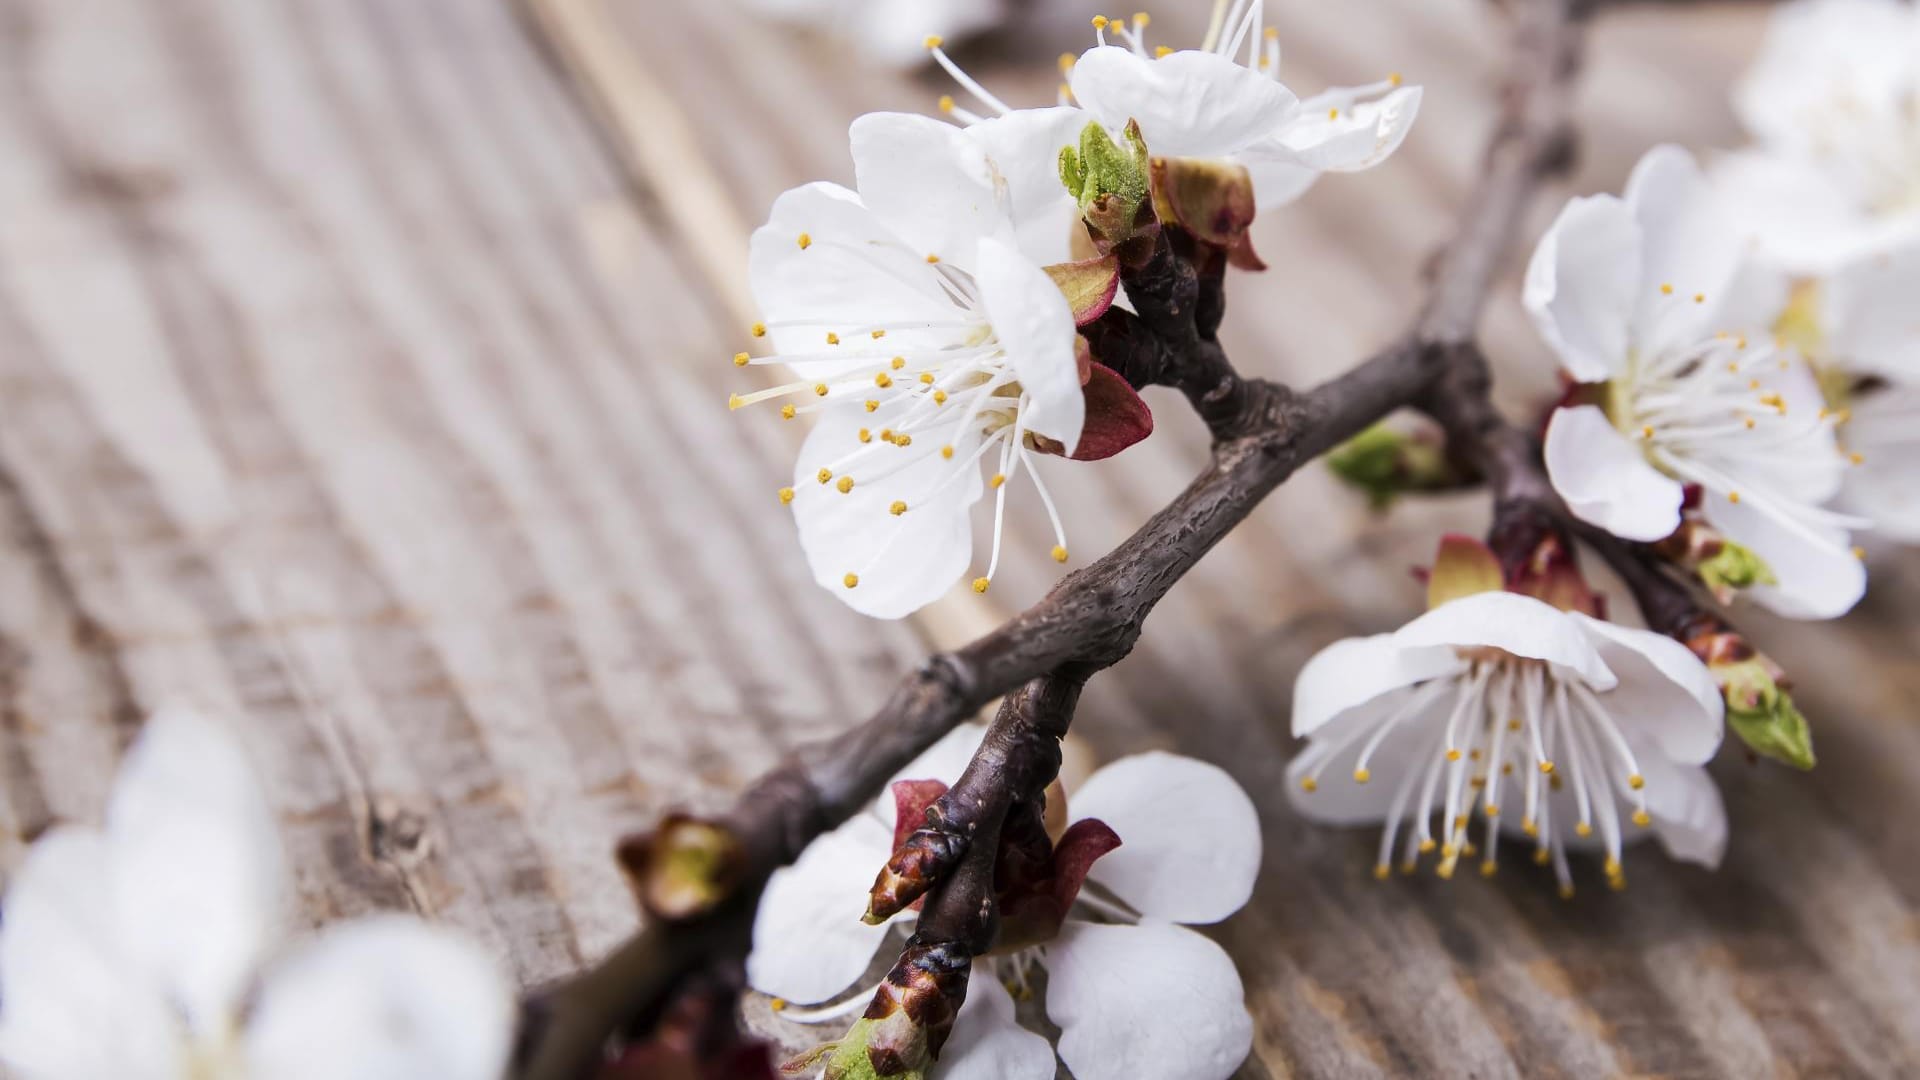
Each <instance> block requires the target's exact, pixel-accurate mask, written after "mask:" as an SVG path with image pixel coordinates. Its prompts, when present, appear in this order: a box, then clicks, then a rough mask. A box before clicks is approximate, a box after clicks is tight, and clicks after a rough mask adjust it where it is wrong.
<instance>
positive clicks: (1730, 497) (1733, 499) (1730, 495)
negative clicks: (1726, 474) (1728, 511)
mask: <svg viewBox="0 0 1920 1080" xmlns="http://www.w3.org/2000/svg"><path fill="white" fill-rule="evenodd" d="M1727 501H1728V502H1730V503H1737V502H1739V501H1740V493H1739V492H1737V491H1729V492H1727Z"/></svg>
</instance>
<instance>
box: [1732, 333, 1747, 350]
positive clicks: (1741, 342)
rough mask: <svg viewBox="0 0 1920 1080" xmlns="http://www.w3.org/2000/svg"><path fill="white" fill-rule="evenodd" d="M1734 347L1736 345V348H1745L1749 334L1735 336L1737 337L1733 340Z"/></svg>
mask: <svg viewBox="0 0 1920 1080" xmlns="http://www.w3.org/2000/svg"><path fill="white" fill-rule="evenodd" d="M1733 347H1734V348H1736V349H1744V348H1746V347H1747V335H1745V334H1741V335H1740V336H1739V337H1738V338H1735V339H1734V342H1733Z"/></svg>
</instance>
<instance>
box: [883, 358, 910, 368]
mask: <svg viewBox="0 0 1920 1080" xmlns="http://www.w3.org/2000/svg"><path fill="white" fill-rule="evenodd" d="M887 366H888V367H890V368H892V369H893V370H895V371H899V370H900V369H901V368H903V367H906V366H907V358H906V357H904V356H896V357H894V358H893V359H891V360H889V361H887Z"/></svg>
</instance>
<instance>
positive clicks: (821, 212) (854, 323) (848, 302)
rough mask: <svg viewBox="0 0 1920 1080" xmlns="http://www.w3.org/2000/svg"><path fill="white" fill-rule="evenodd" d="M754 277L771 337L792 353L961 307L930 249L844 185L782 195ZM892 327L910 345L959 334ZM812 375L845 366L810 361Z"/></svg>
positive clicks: (760, 236)
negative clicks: (834, 335) (915, 243)
mask: <svg viewBox="0 0 1920 1080" xmlns="http://www.w3.org/2000/svg"><path fill="white" fill-rule="evenodd" d="M802 236H805V237H806V238H807V243H806V246H804V247H803V246H801V242H800V238H801V237H802ZM747 279H748V282H749V284H750V285H751V287H752V289H753V297H754V301H755V302H756V303H757V304H759V306H760V315H761V317H762V318H763V319H765V320H766V322H768V323H769V324H772V325H771V326H770V327H769V329H768V338H769V340H770V341H771V343H772V345H773V348H774V349H775V350H776V351H778V352H780V353H783V354H807V353H820V352H822V351H823V350H825V349H826V348H827V347H828V346H827V345H826V334H827V332H828V331H829V330H831V331H835V332H840V331H857V330H858V329H859V328H862V327H866V326H871V325H874V324H876V323H894V324H898V323H909V322H941V321H947V322H950V321H952V320H953V319H954V318H955V317H956V313H957V311H958V309H957V308H956V307H955V305H954V304H953V302H952V301H951V300H949V299H948V298H947V297H946V295H945V294H944V293H943V292H942V291H941V287H940V282H939V276H938V271H937V270H936V269H935V268H934V267H932V266H930V265H928V264H927V261H926V255H925V253H924V252H917V251H915V250H913V249H912V248H909V247H908V246H907V245H906V243H905V241H903V240H902V239H901V238H900V237H897V236H895V235H894V234H893V233H891V232H889V231H888V230H887V228H886V226H884V225H882V224H881V223H880V219H879V218H877V217H875V216H874V215H873V213H872V212H870V211H869V210H868V209H867V208H866V207H865V206H863V205H861V202H860V197H859V196H858V195H855V194H854V193H853V192H851V191H849V190H847V189H846V188H843V187H841V186H840V185H838V184H825V183H815V184H806V185H804V186H801V187H797V188H794V189H792V190H790V191H787V192H785V193H783V194H782V195H781V196H780V197H779V198H778V199H775V200H774V203H773V211H772V213H771V215H770V216H769V217H768V220H767V223H766V224H765V225H762V226H761V227H760V228H758V229H756V230H754V233H753V240H752V243H751V246H750V248H749V251H748V255H747ZM782 323H799V324H801V325H784V326H783V325H781V324H782ZM891 333H892V334H893V337H892V338H891V339H890V341H889V344H891V345H893V346H894V347H896V348H899V349H901V350H902V351H905V350H908V349H911V348H914V347H924V348H938V347H940V346H942V345H945V344H947V342H948V339H949V338H950V337H951V334H950V333H942V332H931V333H930V332H928V331H914V330H908V329H902V330H895V331H892V332H891ZM869 362H870V361H869ZM860 363H861V362H860V361H849V362H848V364H847V365H845V366H846V367H847V368H849V369H850V368H854V367H858V366H860ZM808 374H809V375H812V376H814V377H816V378H818V377H830V376H832V375H834V374H837V372H836V371H833V370H822V369H821V368H819V367H809V368H808Z"/></svg>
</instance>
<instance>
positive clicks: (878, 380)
mask: <svg viewBox="0 0 1920 1080" xmlns="http://www.w3.org/2000/svg"><path fill="white" fill-rule="evenodd" d="M873 385H875V386H877V387H879V388H880V389H882V390H885V389H886V388H887V387H889V386H892V385H893V376H891V375H889V374H887V373H886V372H884V371H883V372H881V373H880V374H878V375H875V376H874V377H873Z"/></svg>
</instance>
